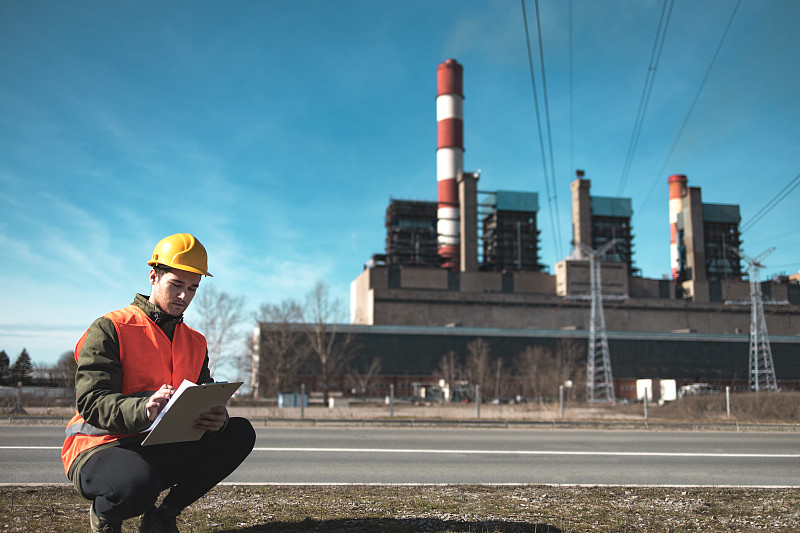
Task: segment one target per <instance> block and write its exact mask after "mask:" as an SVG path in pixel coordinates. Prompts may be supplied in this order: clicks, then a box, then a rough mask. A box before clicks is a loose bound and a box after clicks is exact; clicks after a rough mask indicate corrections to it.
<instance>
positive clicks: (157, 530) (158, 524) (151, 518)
mask: <svg viewBox="0 0 800 533" xmlns="http://www.w3.org/2000/svg"><path fill="white" fill-rule="evenodd" d="M179 514H181V510H180V509H173V508H172V507H167V506H164V505H162V506H161V507H159V508H158V509H156V508H155V507H153V508H152V509H150V510H149V511H147V512H146V513H144V514H143V515H142V521H141V522H140V523H139V529H138V531H137V533H180V531H178V524H177V518H178V515H179Z"/></svg>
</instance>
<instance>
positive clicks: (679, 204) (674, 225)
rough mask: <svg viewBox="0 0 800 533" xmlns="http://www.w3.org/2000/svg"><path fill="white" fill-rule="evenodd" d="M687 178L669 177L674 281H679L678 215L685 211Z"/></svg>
mask: <svg viewBox="0 0 800 533" xmlns="http://www.w3.org/2000/svg"><path fill="white" fill-rule="evenodd" d="M686 182H687V180H686V176H684V175H683V174H674V175H672V176H670V177H669V260H670V266H671V267H672V279H678V273H679V270H680V256H679V252H678V214H679V213H680V212H681V211H682V209H683V200H682V198H683V197H684V196H685V195H686Z"/></svg>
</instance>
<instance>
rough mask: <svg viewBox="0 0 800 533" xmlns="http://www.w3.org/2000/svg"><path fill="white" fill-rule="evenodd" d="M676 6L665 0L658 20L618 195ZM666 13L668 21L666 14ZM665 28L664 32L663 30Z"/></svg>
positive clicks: (673, 2) (638, 135) (628, 170)
mask: <svg viewBox="0 0 800 533" xmlns="http://www.w3.org/2000/svg"><path fill="white" fill-rule="evenodd" d="M668 2H669V11H667V3H668ZM674 5H675V0H664V5H663V6H662V7H661V17H660V18H659V20H658V29H657V30H656V37H655V40H654V41H653V50H652V52H650V63H649V65H648V67H647V76H645V79H644V86H643V87H642V96H641V97H640V98H639V109H637V110H636V120H634V124H633V132H632V133H631V140H630V142H629V144H628V153H627V155H626V156H625V164H624V165H623V168H622V177H621V179H620V183H619V190H618V192H617V194H620V195H621V194H622V191H623V190H624V189H625V183H626V182H627V181H628V175H629V174H630V171H631V164H633V157H634V154H635V153H636V147H637V145H638V144H639V137H640V136H641V134H642V125H643V124H644V117H645V115H646V114H647V106H648V104H649V102H650V94H651V92H652V90H653V85H654V84H655V80H656V71H657V70H658V63H659V61H660V59H661V51H662V50H663V49H664V41H665V40H666V37H667V28H668V27H669V20H670V18H671V17H672V7H673V6H674ZM665 13H666V20H665V19H664V14H665ZM662 28H663V30H662Z"/></svg>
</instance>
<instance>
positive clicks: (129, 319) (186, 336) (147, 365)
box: [61, 305, 206, 477]
mask: <svg viewBox="0 0 800 533" xmlns="http://www.w3.org/2000/svg"><path fill="white" fill-rule="evenodd" d="M104 316H105V318H108V319H109V320H111V322H113V324H114V327H115V328H116V330H117V338H118V339H119V357H120V363H121V364H122V391H121V392H122V394H124V395H127V396H130V395H136V394H137V393H143V392H148V391H156V390H158V389H160V388H161V386H162V385H164V384H165V383H166V384H169V385H172V386H173V387H175V388H176V389H177V388H178V386H180V384H181V383H182V382H183V380H184V379H188V380H190V381H195V380H197V378H198V376H200V371H201V370H202V368H203V362H204V360H205V355H206V339H205V337H203V336H202V335H201V334H200V333H199V332H197V331H195V330H194V329H192V328H190V327H189V326H187V325H185V324H184V323H183V322H181V323H180V324H178V326H177V327H176V328H175V334H174V335H173V337H172V342H170V340H169V337H167V335H166V333H164V332H163V331H161V328H159V327H158V326H157V325H156V324H155V323H154V322H153V321H152V320H151V319H150V318H149V317H148V316H147V315H146V314H145V312H144V311H142V310H141V309H139V307H137V306H135V305H129V306H128V307H126V308H124V309H120V310H119V311H112V312H110V313H108V314H106V315H104ZM88 333H89V332H88V330H87V332H86V333H84V334H83V336H82V337H81V339H80V340H79V341H78V344H77V345H76V346H75V361H76V362H77V361H78V356H79V354H80V352H81V348H82V347H83V343H84V342H85V341H86V336H87V334H88ZM129 435H131V434H119V433H111V432H108V431H104V430H102V429H100V428H95V427H93V426H90V425H89V424H88V423H86V421H85V420H84V419H83V417H82V416H81V415H80V414H79V413H78V412H77V411H76V412H75V416H73V417H72V419H71V420H70V421H69V423H68V424H67V438H66V439H65V440H64V446H63V447H62V448H61V460H62V461H63V462H64V472H65V473H66V474H67V477H69V470H70V467H71V466H72V463H73V461H75V459H76V458H77V457H78V456H79V455H80V454H81V453H83V452H85V451H86V450H89V449H91V448H94V447H96V446H100V445H101V444H105V443H108V442H113V441H115V440H118V439H120V438H122V437H126V436H129Z"/></svg>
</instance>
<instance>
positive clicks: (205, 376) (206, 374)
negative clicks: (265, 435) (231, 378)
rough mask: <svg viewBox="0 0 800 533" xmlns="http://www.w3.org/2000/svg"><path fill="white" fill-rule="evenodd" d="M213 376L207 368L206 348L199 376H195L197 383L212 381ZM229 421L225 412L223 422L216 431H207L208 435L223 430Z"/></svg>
mask: <svg viewBox="0 0 800 533" xmlns="http://www.w3.org/2000/svg"><path fill="white" fill-rule="evenodd" d="M213 382H214V378H212V377H211V371H210V370H209V369H208V350H206V358H205V361H203V368H202V370H200V377H198V378H197V382H196V383H197V384H198V385H202V384H203V383H213ZM229 421H230V416H229V415H228V413H227V410H226V412H225V423H224V424H223V425H222V427H221V428H219V429H218V430H217V431H216V432H209V435H214V434H220V433H222V432H223V431H225V428H227V427H228V422H229Z"/></svg>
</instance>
